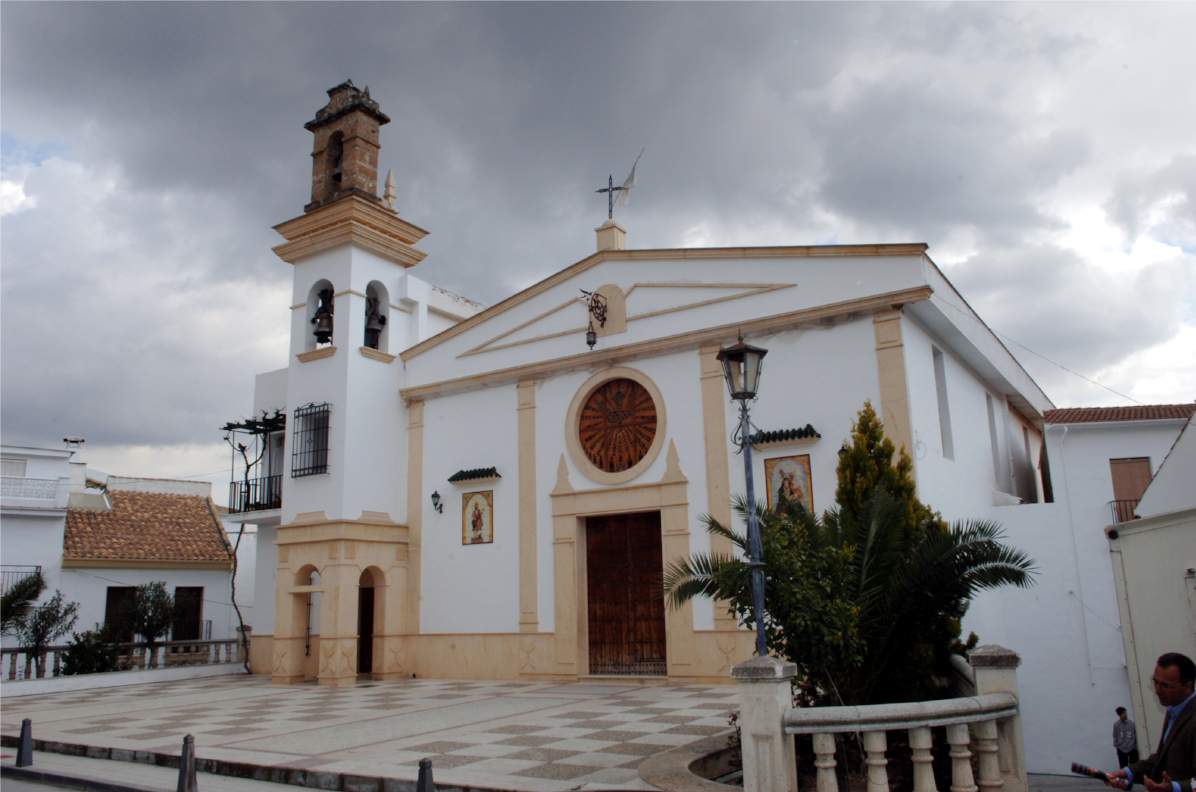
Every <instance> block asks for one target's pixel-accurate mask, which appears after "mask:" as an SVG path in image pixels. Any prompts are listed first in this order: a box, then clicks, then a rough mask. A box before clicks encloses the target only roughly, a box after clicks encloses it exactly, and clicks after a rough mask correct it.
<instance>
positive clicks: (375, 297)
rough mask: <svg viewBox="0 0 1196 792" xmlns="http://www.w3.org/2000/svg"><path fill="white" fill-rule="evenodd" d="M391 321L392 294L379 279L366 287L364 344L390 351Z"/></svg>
mask: <svg viewBox="0 0 1196 792" xmlns="http://www.w3.org/2000/svg"><path fill="white" fill-rule="evenodd" d="M389 323H390V295H389V294H388V293H387V291H386V287H385V286H383V285H382V284H381V283H380V282H379V281H370V284H369V285H368V286H366V287H365V338H364V339H363V342H362V346H365V347H368V348H370V349H376V350H378V351H379V352H389V351H390V350H389V349H387V346H389V344H388V339H387V336H388V335H389V333H388V332H387V325H388V324H389Z"/></svg>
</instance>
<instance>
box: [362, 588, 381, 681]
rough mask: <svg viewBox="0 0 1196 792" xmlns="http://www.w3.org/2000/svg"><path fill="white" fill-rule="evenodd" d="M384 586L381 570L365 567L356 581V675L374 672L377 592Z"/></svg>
mask: <svg viewBox="0 0 1196 792" xmlns="http://www.w3.org/2000/svg"><path fill="white" fill-rule="evenodd" d="M385 585H386V582H385V579H384V577H383V575H382V570H380V569H378V568H377V567H367V568H366V569H365V570H364V571H362V573H361V578H360V579H359V580H358V581H357V673H358V674H372V673H373V672H374V635H375V629H374V628H375V625H377V624H378V623H379V622H380V620H381V616H382V603H380V602H378V598H377V596H376V594H377V590H378V589H380V588H382V587H383V586H385Z"/></svg>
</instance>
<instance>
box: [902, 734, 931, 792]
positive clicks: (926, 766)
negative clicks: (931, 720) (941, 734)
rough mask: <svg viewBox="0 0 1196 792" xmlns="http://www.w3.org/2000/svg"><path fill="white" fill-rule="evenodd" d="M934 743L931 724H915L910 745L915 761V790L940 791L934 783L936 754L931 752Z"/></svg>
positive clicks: (920, 791)
mask: <svg viewBox="0 0 1196 792" xmlns="http://www.w3.org/2000/svg"><path fill="white" fill-rule="evenodd" d="M932 745H933V740H932V738H931V734H930V727H929V726H915V727H914V728H912V729H910V730H909V747H910V752H911V754H912V759H913V763H914V792H938V787H936V786H935V783H934V756H933V755H932V754H931V753H930V748H931V746H932Z"/></svg>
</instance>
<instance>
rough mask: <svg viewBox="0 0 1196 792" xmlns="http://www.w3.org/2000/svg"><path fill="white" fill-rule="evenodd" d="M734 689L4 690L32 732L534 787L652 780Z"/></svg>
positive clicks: (13, 721)
mask: <svg viewBox="0 0 1196 792" xmlns="http://www.w3.org/2000/svg"><path fill="white" fill-rule="evenodd" d="M734 708H735V688H734V687H733V686H731V685H725V686H684V687H679V686H639V685H627V684H581V683H579V684H555V683H522V682H456V681H446V680H411V681H403V682H365V683H363V684H360V685H358V686H357V687H354V688H321V687H317V686H314V685H297V686H288V687H282V686H279V687H275V686H272V685H271V684H270V683H269V680H268V679H266V678H263V677H256V676H255V677H244V676H238V677H219V678H214V679H198V680H191V681H186V682H167V683H157V684H151V685H135V686H129V687H121V688H109V689H106V690H94V691H80V692H70V693H57V694H51V695H43V696H32V697H20V698H12V697H9V696H5V697H4V701H3V710H2V715H0V731H2V732H3V733H4V734H17V733H18V732H19V731H20V723H21V719H22V718H31V719H32V720H33V733H34V737H35V738H36V739H45V740H58V741H62V742H72V743H83V744H87V745H100V746H105V747H111V748H127V749H137V750H149V751H157V752H161V753H177V752H178V750H179V746H180V744H181V742H182V738H183V735H184V734H188V733H190V734H193V735H195V742H196V753H197V754H198V755H199V756H201V757H211V758H216V759H224V760H228V761H236V762H250V763H254V764H263V765H275V766H285V767H299V768H304V769H310V770H327V771H338V772H343V773H353V774H360V775H372V776H383V777H391V778H400V779H414V778H415V777H416V775H417V771H418V762H419V760H420V759H421V758H424V757H427V758H430V759H432V762H433V771H434V774H435V777H436V781H437V782H438V783H446V784H455V785H462V786H480V787H490V788H499V789H513V790H528V792H557V791H558V790H562V791H563V790H570V789H578V788H586V787H590V788H608V789H609V788H623V789H652V787H651V786H649V785H647V784H645V783H644V782H643V781H642V780H640V778H639V775H638V773H637V772H636V768H637V767H638V766H639V764H640V762H642V761H643V760H644V759H645V758H646V757H648V756H650V755H652V754H655V753H658V752H661V751H665V750H668V749H669V748H672V747H675V746H678V745H683V744H686V743H690V742H693V741H696V740H700V739H702V738H704V737H708V736H710V735H712V734H716V733H719V732H722V731H725V730H727V728H728V724H727V715H728V713H729V712H730V711H731V710H732V709H734Z"/></svg>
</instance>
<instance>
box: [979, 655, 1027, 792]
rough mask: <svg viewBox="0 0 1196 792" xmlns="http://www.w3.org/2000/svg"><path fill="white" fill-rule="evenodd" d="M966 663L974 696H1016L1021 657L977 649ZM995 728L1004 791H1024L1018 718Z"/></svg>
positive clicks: (1019, 719)
mask: <svg viewBox="0 0 1196 792" xmlns="http://www.w3.org/2000/svg"><path fill="white" fill-rule="evenodd" d="M968 663H969V664H970V665H971V666H972V673H973V674H974V675H975V679H976V695H977V696H980V695H984V694H986V693H1012V694H1013V696H1014V697H1015V698H1017V697H1018V689H1017V667H1018V666H1019V665H1020V664H1021V658H1019V657H1018V656H1017V653H1016V652H1014V651H1013V650H1011V649H1006V648H1005V647H1003V646H996V645H986V646H977V647H976V648H975V649H973V650H972V651H971V652H970V653H969V654H968ZM996 725H997V757H998V761H999V764H1000V769H1001V778H1002V780H1003V781H1004V784H1005V785H1004V792H1028V790H1029V789H1030V782H1029V778H1028V777H1027V776H1026V751H1025V743H1024V742H1023V738H1022V718H1021V715H1020V714H1018V715H1014V716H1013V717H1012V718H1007V719H1005V720H1003V721H1001V722H1000V723H998V724H996Z"/></svg>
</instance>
